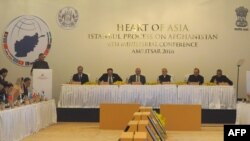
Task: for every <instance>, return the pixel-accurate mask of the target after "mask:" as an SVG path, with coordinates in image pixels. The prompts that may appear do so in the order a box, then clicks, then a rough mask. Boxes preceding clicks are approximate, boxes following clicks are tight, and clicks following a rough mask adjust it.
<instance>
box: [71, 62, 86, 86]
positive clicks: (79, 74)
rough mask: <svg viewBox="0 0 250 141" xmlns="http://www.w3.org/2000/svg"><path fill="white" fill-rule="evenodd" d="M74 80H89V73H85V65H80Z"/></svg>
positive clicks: (84, 81)
mask: <svg viewBox="0 0 250 141" xmlns="http://www.w3.org/2000/svg"><path fill="white" fill-rule="evenodd" d="M72 80H73V81H75V82H81V84H84V83H86V82H89V77H88V75H87V74H85V73H83V67H82V66H78V67H77V73H76V74H74V75H73V78H72Z"/></svg>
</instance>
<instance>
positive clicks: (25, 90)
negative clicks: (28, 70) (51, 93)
mask: <svg viewBox="0 0 250 141" xmlns="http://www.w3.org/2000/svg"><path fill="white" fill-rule="evenodd" d="M30 84H31V79H30V78H29V77H26V78H24V79H23V93H22V98H24V97H25V96H27V97H28V94H29V90H28V88H29V87H30Z"/></svg>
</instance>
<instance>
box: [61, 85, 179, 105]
mask: <svg viewBox="0 0 250 141" xmlns="http://www.w3.org/2000/svg"><path fill="white" fill-rule="evenodd" d="M176 94H177V88H176V85H169V86H167V87H166V86H163V85H144V86H138V85H120V86H118V85H99V86H98V85H83V86H81V85H62V90H61V95H60V100H59V103H58V107H64V108H98V107H99V105H100V104H101V103H140V104H142V105H145V106H153V107H159V104H164V103H176V102H177V97H176Z"/></svg>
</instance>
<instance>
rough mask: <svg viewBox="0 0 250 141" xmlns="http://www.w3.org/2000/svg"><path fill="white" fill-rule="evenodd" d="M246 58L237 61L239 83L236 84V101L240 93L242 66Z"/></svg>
mask: <svg viewBox="0 0 250 141" xmlns="http://www.w3.org/2000/svg"><path fill="white" fill-rule="evenodd" d="M244 61H245V60H244V59H240V60H238V62H237V85H236V102H237V101H238V95H239V75H240V66H242V65H243V63H244Z"/></svg>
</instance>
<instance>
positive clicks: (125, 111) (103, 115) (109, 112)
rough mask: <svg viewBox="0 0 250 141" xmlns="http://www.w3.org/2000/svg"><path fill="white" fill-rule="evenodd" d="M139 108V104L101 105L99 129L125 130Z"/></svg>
mask: <svg viewBox="0 0 250 141" xmlns="http://www.w3.org/2000/svg"><path fill="white" fill-rule="evenodd" d="M139 107H140V105H139V104H101V105H100V129H118V130H123V129H125V128H126V126H127V125H128V122H129V121H130V120H132V118H133V114H134V113H135V112H137V111H139Z"/></svg>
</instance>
